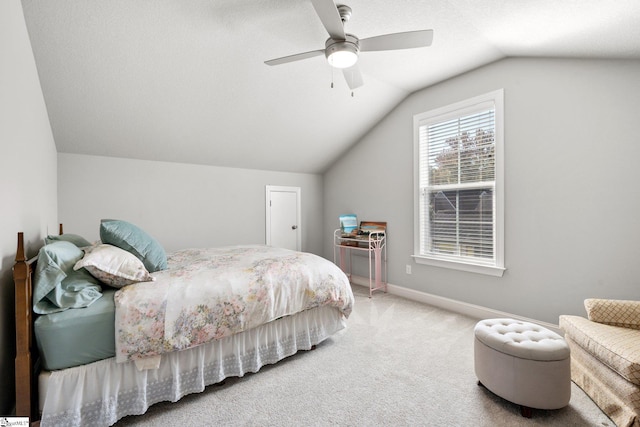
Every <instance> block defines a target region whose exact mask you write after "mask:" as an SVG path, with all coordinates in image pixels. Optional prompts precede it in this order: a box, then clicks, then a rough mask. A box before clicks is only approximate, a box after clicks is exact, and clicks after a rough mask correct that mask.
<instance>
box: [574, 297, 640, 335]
mask: <svg viewBox="0 0 640 427" xmlns="http://www.w3.org/2000/svg"><path fill="white" fill-rule="evenodd" d="M584 307H585V308H586V309H587V316H588V317H589V320H591V321H593V322H598V323H604V324H606V325H613V326H622V327H625V328H633V329H640V301H626V300H614V299H595V298H591V299H586V300H585V301H584Z"/></svg>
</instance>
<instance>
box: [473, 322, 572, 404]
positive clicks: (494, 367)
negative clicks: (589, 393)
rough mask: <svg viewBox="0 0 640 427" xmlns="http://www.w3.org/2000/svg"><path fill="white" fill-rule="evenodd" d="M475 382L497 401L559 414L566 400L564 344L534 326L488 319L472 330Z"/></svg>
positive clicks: (568, 373)
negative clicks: (548, 410) (556, 411)
mask: <svg viewBox="0 0 640 427" xmlns="http://www.w3.org/2000/svg"><path fill="white" fill-rule="evenodd" d="M474 334H475V342H474V361H475V371H476V376H477V377H478V380H479V382H480V383H481V384H482V385H483V386H485V387H486V388H487V389H489V390H491V391H492V392H493V393H495V394H497V395H498V396H500V397H502V398H504V399H506V400H508V401H510V402H513V403H516V404H518V405H521V410H522V415H523V416H525V417H530V416H531V408H538V409H559V408H562V407H565V406H567V405H568V404H569V399H571V361H570V360H571V359H570V353H569V346H568V345H567V343H566V342H565V340H564V339H563V338H562V337H561V336H560V335H558V334H556V333H555V332H552V331H550V330H548V329H546V328H543V327H542V326H540V325H536V324H534V323H529V322H522V321H519V320H514V319H488V320H482V321H480V322H478V324H477V325H476V327H475V330H474Z"/></svg>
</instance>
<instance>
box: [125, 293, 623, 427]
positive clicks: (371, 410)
mask: <svg viewBox="0 0 640 427" xmlns="http://www.w3.org/2000/svg"><path fill="white" fill-rule="evenodd" d="M354 293H355V294H356V304H355V308H354V312H353V314H352V315H351V317H350V318H349V320H348V327H347V329H346V330H343V331H340V332H339V333H338V334H336V335H334V336H333V337H332V338H330V339H329V340H327V341H325V342H324V343H322V344H321V345H319V346H318V347H317V349H316V350H313V351H309V352H301V353H298V354H297V355H295V356H293V357H291V358H289V359H286V360H283V361H281V362H280V363H278V364H276V365H272V366H268V367H266V368H263V369H262V370H261V371H260V372H258V373H257V374H251V375H246V376H245V377H243V378H233V379H227V380H226V382H225V384H224V385H222V386H210V387H208V388H207V389H206V390H205V391H204V392H203V393H199V394H195V395H190V396H186V397H184V398H183V399H182V400H181V401H179V402H177V403H168V402H167V403H160V404H157V405H155V406H153V407H151V408H150V409H149V411H147V413H146V414H145V415H141V416H134V417H126V418H124V419H122V420H121V421H120V422H118V423H117V424H116V425H117V426H119V427H122V426H157V425H168V426H214V425H218V426H228V425H236V426H253V425H259V426H326V425H336V426H337V425H339V426H378V425H380V426H382V425H394V426H402V425H406V426H474V427H475V426H487V427H488V426H491V427H493V426H509V427H511V426H562V427H567V426H580V427H583V426H614V424H613V422H611V420H609V418H607V416H606V415H604V414H603V413H602V412H601V411H600V410H599V409H598V407H597V406H595V404H594V403H593V402H592V401H591V400H590V399H589V398H588V397H587V396H586V395H585V394H584V392H583V391H582V390H580V389H579V388H578V387H577V386H575V384H572V390H571V391H572V396H571V402H570V404H569V406H568V407H566V408H563V409H560V410H556V411H542V410H537V411H534V414H533V417H532V418H531V419H526V418H522V417H521V416H520V410H519V407H518V406H517V405H514V404H511V403H509V402H507V401H505V400H503V399H501V398H499V397H497V396H495V395H493V394H492V393H491V392H489V391H487V390H486V389H484V388H482V387H479V386H478V385H477V380H476V378H475V375H474V371H473V327H474V326H475V324H476V322H477V321H476V320H475V319H471V318H468V317H465V316H461V315H458V314H454V313H451V312H447V311H444V310H440V309H438V308H434V307H431V306H428V305H424V304H421V303H417V302H413V301H409V300H406V299H403V298H399V297H397V296H394V295H390V294H383V293H376V294H374V297H373V298H372V299H369V298H368V292H367V290H366V289H365V288H362V287H359V286H354Z"/></svg>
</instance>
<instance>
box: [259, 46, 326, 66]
mask: <svg viewBox="0 0 640 427" xmlns="http://www.w3.org/2000/svg"><path fill="white" fill-rule="evenodd" d="M319 55H324V49H320V50H312V51H311V52H304V53H296V54H295V55H289V56H283V57H282V58H276V59H270V60H269V61H264V63H265V64H267V65H280V64H286V63H287V62H294V61H300V60H301V59H307V58H312V57H314V56H319Z"/></svg>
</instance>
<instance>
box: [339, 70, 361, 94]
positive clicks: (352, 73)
mask: <svg viewBox="0 0 640 427" xmlns="http://www.w3.org/2000/svg"><path fill="white" fill-rule="evenodd" d="M342 74H343V75H344V79H345V80H346V81H347V85H348V86H349V89H351V90H353V89H357V88H359V87H360V86H362V84H363V83H364V82H363V81H362V73H360V68H359V67H358V64H357V63H356V65H353V66H351V67H349V68H344V69H343V70H342Z"/></svg>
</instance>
